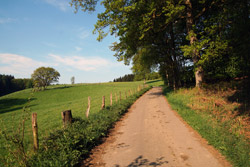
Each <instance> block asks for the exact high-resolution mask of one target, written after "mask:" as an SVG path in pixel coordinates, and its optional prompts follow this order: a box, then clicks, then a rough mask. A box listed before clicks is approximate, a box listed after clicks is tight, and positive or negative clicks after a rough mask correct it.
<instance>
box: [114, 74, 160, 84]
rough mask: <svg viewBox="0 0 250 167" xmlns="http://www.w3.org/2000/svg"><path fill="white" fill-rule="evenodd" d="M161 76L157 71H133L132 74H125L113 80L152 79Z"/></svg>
mask: <svg viewBox="0 0 250 167" xmlns="http://www.w3.org/2000/svg"><path fill="white" fill-rule="evenodd" d="M160 77H161V76H160V74H159V73H158V72H151V73H145V72H142V73H138V72H137V73H134V74H126V75H124V76H123V77H119V78H116V79H114V80H113V82H131V81H142V80H144V79H145V80H154V79H159V78H160Z"/></svg>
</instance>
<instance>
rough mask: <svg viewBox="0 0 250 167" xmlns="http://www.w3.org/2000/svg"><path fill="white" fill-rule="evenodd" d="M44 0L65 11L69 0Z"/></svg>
mask: <svg viewBox="0 0 250 167" xmlns="http://www.w3.org/2000/svg"><path fill="white" fill-rule="evenodd" d="M44 2H46V3H48V4H50V5H52V6H55V7H57V8H59V9H60V10H61V11H64V12H65V11H67V9H68V8H69V6H70V5H69V0H44Z"/></svg>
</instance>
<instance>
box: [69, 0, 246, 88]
mask: <svg viewBox="0 0 250 167" xmlns="http://www.w3.org/2000/svg"><path fill="white" fill-rule="evenodd" d="M97 2H98V0H72V2H71V5H72V6H73V5H74V6H75V8H76V9H77V10H78V9H79V8H81V9H82V10H83V11H94V9H95V6H96V3H97ZM101 4H102V5H103V6H104V7H105V11H104V12H102V13H100V14H98V20H97V22H96V24H95V29H94V33H98V38H97V40H99V41H101V40H102V39H103V38H104V37H106V36H107V35H108V34H111V35H115V36H116V37H118V38H119V40H118V42H115V43H113V46H112V47H111V49H112V50H113V51H115V52H116V53H115V55H114V56H115V57H117V60H118V61H124V63H125V64H126V65H128V64H129V63H130V61H132V62H133V69H134V71H135V72H137V73H138V72H143V71H145V70H148V69H151V68H152V67H154V66H156V67H159V71H160V73H161V75H162V77H163V78H165V79H166V81H167V82H166V83H168V84H169V86H171V87H173V88H178V87H179V86H180V85H181V84H183V83H184V84H185V85H188V84H189V83H187V82H189V81H192V82H193V78H195V84H196V87H201V86H202V83H203V82H204V81H206V80H209V78H210V77H212V79H213V80H214V78H216V76H219V75H222V76H223V77H229V78H233V77H236V76H245V75H249V73H250V72H249V71H250V61H249V57H250V56H249V50H250V47H249V44H250V42H249V39H250V38H249V32H250V31H249V29H250V18H249V5H250V4H249V1H248V0H242V1H233V0H200V1H196V0H165V1H162V0H147V1H131V0H103V1H102V2H101ZM192 71H193V74H191V73H190V72H192ZM187 77H190V78H189V79H188V78H187ZM184 78H185V81H184V82H183V80H182V79H184Z"/></svg>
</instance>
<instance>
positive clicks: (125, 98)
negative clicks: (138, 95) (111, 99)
mask: <svg viewBox="0 0 250 167" xmlns="http://www.w3.org/2000/svg"><path fill="white" fill-rule="evenodd" d="M125 99H127V91H125Z"/></svg>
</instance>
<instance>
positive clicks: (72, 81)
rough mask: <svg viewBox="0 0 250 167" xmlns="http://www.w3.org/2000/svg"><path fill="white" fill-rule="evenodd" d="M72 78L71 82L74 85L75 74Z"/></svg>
mask: <svg viewBox="0 0 250 167" xmlns="http://www.w3.org/2000/svg"><path fill="white" fill-rule="evenodd" d="M70 80H71V84H72V85H74V84H75V77H74V76H73V77H71V79H70Z"/></svg>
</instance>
